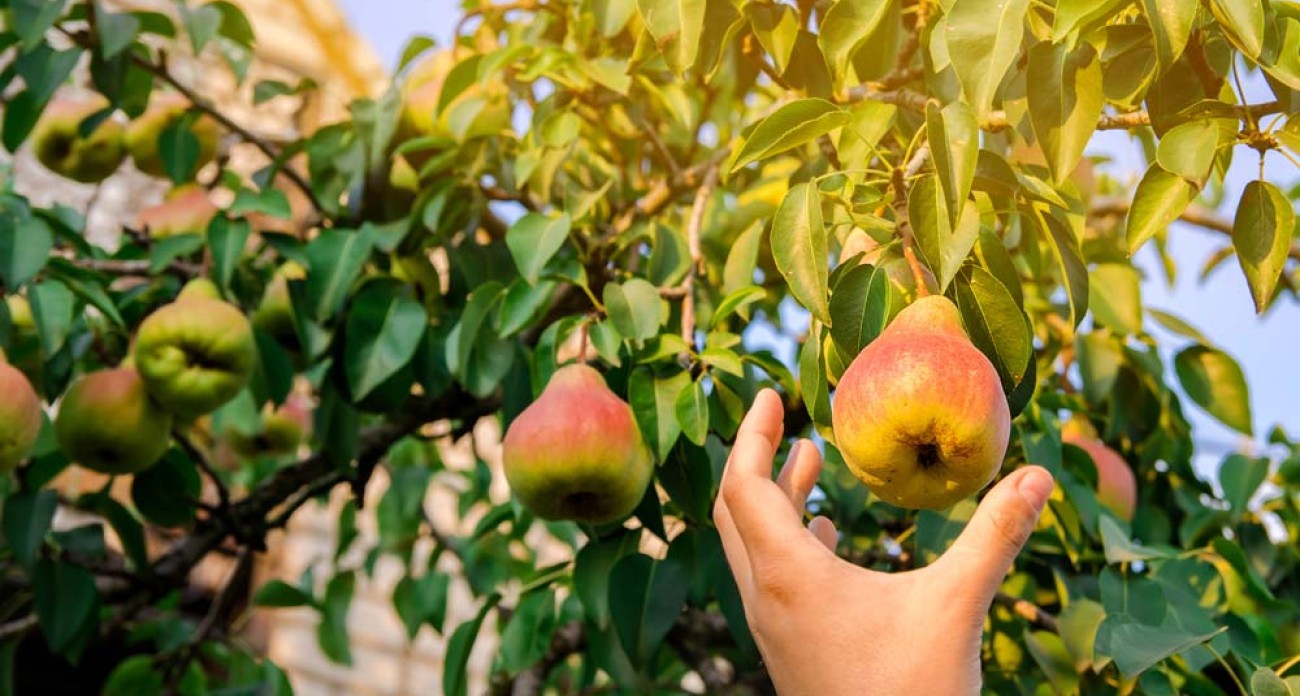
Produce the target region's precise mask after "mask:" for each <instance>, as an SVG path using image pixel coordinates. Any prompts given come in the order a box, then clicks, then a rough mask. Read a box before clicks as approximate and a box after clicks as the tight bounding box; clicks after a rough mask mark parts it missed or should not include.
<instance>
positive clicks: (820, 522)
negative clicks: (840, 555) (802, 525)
mask: <svg viewBox="0 0 1300 696" xmlns="http://www.w3.org/2000/svg"><path fill="white" fill-rule="evenodd" d="M808 531H810V532H812V534H813V536H814V537H817V541H820V542H821V544H822V546H825V547H826V549H827V550H829V551H830V552H831V553H835V546H836V545H837V544H838V543H839V535H838V533H837V532H836V531H835V523H834V522H831V520H830V518H829V517H825V516H822V515H818V516H816V517H814V518H813V521H812V522H809V523H808Z"/></svg>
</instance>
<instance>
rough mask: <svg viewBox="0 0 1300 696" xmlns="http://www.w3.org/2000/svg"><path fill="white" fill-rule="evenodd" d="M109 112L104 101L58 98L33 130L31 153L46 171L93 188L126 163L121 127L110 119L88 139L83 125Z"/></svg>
mask: <svg viewBox="0 0 1300 696" xmlns="http://www.w3.org/2000/svg"><path fill="white" fill-rule="evenodd" d="M106 108H108V101H107V100H105V99H104V98H103V97H95V98H77V97H60V98H58V99H55V100H54V101H52V102H50V104H49V105H48V106H46V107H45V112H44V113H43V114H41V118H40V120H39V121H37V123H36V126H35V127H34V128H33V129H32V134H31V140H32V150H33V152H34V153H35V155H36V159H37V160H38V161H39V162H40V163H41V164H43V165H45V167H46V168H47V169H49V170H50V171H52V172H54V173H55V174H58V175H59V176H62V177H64V178H67V179H71V180H73V181H79V182H81V183H83V184H95V183H99V182H101V181H103V180H104V179H107V178H108V177H109V176H111V175H112V174H113V172H116V171H117V168H118V167H119V166H121V164H122V160H124V159H126V147H125V145H124V139H123V131H122V124H121V123H118V122H117V121H115V120H113V118H112V117H111V116H110V117H109V118H106V119H104V120H102V121H101V122H100V123H99V125H97V126H95V130H93V131H91V132H90V134H89V135H82V134H81V125H82V123H83V122H84V121H85V120H86V119H88V118H90V117H91V116H94V115H95V114H97V113H99V112H101V111H103V110H104V109H106Z"/></svg>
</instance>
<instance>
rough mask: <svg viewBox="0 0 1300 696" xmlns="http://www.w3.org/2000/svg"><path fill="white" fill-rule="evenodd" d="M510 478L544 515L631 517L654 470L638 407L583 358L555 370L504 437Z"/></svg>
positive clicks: (518, 492)
mask: <svg viewBox="0 0 1300 696" xmlns="http://www.w3.org/2000/svg"><path fill="white" fill-rule="evenodd" d="M502 447H503V452H502V459H503V461H504V468H505V475H506V481H508V482H509V484H510V488H511V490H513V491H514V494H515V497H517V498H518V499H519V501H520V502H521V503H523V504H524V506H525V507H527V508H528V509H529V510H531V511H532V512H533V513H534V514H536V515H537V516H538V517H541V518H543V519H548V520H575V521H578V522H587V523H591V524H600V523H605V522H615V521H618V520H620V519H623V518H624V517H627V516H628V515H629V514H631V512H632V511H633V510H634V509H635V508H636V506H637V504H638V503H639V502H641V499H642V497H644V495H645V492H646V487H647V486H648V485H650V478H651V476H652V474H653V473H654V461H653V459H652V458H651V456H650V450H649V448H647V447H646V444H645V442H644V441H643V440H642V439H641V430H640V428H638V427H637V422H636V418H634V417H633V415H632V408H631V407H630V406H628V405H627V403H626V402H624V401H623V400H622V399H620V398H618V396H617V395H616V394H614V392H612V391H610V390H609V387H608V386H606V385H605V378H604V377H602V376H601V374H600V373H599V372H597V371H596V370H594V369H592V368H590V367H588V366H586V365H581V364H575V365H568V366H565V367H562V368H560V369H559V370H556V371H555V374H554V375H552V376H551V379H550V381H549V382H548V383H547V384H546V388H545V389H544V390H542V394H541V396H539V397H538V398H537V400H536V401H534V402H533V403H532V404H531V405H530V406H528V408H526V409H524V411H523V412H522V413H520V414H519V416H518V417H517V418H515V420H514V422H512V423H511V424H510V428H509V429H508V430H507V431H506V436H505V438H504V440H503V441H502Z"/></svg>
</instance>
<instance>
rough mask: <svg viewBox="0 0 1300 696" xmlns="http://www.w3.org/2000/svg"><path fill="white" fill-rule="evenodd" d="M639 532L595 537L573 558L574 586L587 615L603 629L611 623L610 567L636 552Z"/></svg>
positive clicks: (621, 532) (621, 531) (619, 532)
mask: <svg viewBox="0 0 1300 696" xmlns="http://www.w3.org/2000/svg"><path fill="white" fill-rule="evenodd" d="M639 536H640V534H639V533H636V532H632V531H629V530H619V531H618V532H616V533H615V534H613V535H611V536H608V537H604V538H600V539H594V540H592V541H591V542H590V543H588V544H587V545H586V546H583V547H582V548H581V549H580V550H579V551H578V555H577V558H576V559H575V560H574V562H573V589H574V592H576V593H577V595H578V599H579V600H581V601H582V606H583V608H584V609H585V610H586V614H587V619H588V620H589V621H591V622H592V623H593V624H595V625H596V627H597V628H600V629H601V630H604V629H605V628H606V627H607V626H609V579H610V574H609V571H610V569H612V568H613V567H614V565H615V564H616V563H618V562H619V560H621V559H622V558H623V557H624V556H626V555H627V554H629V553H632V552H635V551H636V548H637V539H638V538H639Z"/></svg>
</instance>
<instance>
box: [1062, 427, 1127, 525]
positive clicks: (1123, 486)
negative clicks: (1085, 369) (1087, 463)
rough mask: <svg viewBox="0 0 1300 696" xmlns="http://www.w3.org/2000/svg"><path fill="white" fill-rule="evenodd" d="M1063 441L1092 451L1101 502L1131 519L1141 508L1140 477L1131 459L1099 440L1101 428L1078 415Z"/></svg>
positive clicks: (1116, 513) (1065, 429)
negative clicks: (1138, 501)
mask: <svg viewBox="0 0 1300 696" xmlns="http://www.w3.org/2000/svg"><path fill="white" fill-rule="evenodd" d="M1061 442H1066V443H1069V444H1071V445H1074V446H1075V447H1078V448H1079V449H1081V450H1083V451H1084V452H1087V453H1088V456H1089V457H1091V458H1092V463H1093V465H1094V466H1096V467H1097V502H1099V503H1101V504H1102V505H1103V506H1105V507H1106V508H1107V509H1108V510H1110V511H1111V512H1113V513H1115V516H1116V517H1118V518H1120V519H1122V520H1125V521H1128V522H1131V521H1132V520H1133V513H1134V512H1135V511H1136V510H1137V477H1135V476H1134V475H1133V469H1131V468H1130V467H1129V465H1128V462H1126V461H1124V458H1123V457H1121V456H1119V453H1118V452H1116V451H1115V450H1113V449H1111V448H1109V447H1107V446H1106V443H1104V442H1102V441H1101V440H1099V439H1097V431H1096V430H1095V429H1094V428H1093V427H1092V424H1091V423H1088V422H1086V421H1084V420H1082V419H1080V418H1077V417H1076V418H1072V419H1071V420H1069V421H1068V422H1066V424H1065V425H1064V426H1063V427H1062V428H1061Z"/></svg>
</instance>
